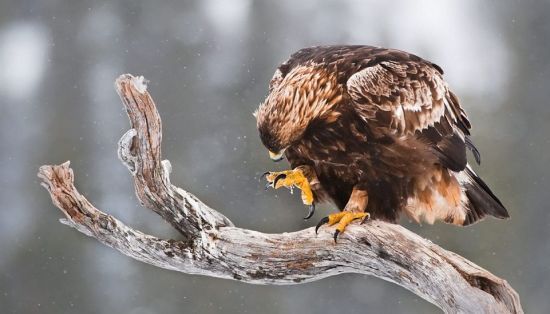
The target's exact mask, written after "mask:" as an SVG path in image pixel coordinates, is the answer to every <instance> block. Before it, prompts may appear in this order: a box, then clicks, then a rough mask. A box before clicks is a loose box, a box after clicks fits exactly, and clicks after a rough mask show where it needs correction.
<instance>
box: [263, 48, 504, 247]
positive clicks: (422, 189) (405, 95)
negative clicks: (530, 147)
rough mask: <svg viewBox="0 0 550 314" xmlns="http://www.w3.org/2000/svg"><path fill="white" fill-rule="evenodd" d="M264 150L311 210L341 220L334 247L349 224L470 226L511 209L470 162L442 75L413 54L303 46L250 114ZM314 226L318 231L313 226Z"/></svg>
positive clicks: (465, 128)
mask: <svg viewBox="0 0 550 314" xmlns="http://www.w3.org/2000/svg"><path fill="white" fill-rule="evenodd" d="M255 117H256V119H257V127H258V130H259V133H260V138H261V140H262V143H263V144H264V145H265V146H266V148H267V149H268V150H269V152H270V155H271V156H272V158H273V159H274V160H278V159H281V158H282V156H283V155H284V156H285V157H286V158H287V159H288V161H289V162H290V165H291V167H292V169H299V170H300V173H301V174H303V177H300V176H295V175H293V176H291V177H292V178H294V177H296V178H300V180H299V182H298V181H296V182H293V181H292V180H290V178H291V177H287V175H288V173H287V174H284V173H275V172H272V173H270V176H269V178H271V179H272V180H271V181H270V182H271V185H272V186H273V187H275V188H277V187H279V186H278V185H277V184H273V182H275V183H276V181H277V178H279V179H280V178H281V176H282V175H285V177H284V178H283V179H284V182H285V186H287V187H292V186H298V184H299V185H300V186H301V187H302V188H304V182H306V183H307V184H308V187H307V188H306V190H307V191H311V193H312V194H313V200H312V201H310V203H311V204H308V205H311V206H312V208H313V209H314V206H315V204H316V203H318V202H322V201H331V202H332V203H334V204H335V205H336V206H337V207H338V208H339V209H340V210H342V211H343V213H337V214H332V215H329V216H328V217H325V218H323V219H322V220H321V223H320V225H322V224H324V223H328V224H329V225H332V224H338V225H337V227H336V231H335V240H336V237H337V236H338V234H339V233H341V232H343V231H344V230H345V227H346V225H347V224H349V223H350V222H351V221H353V220H355V219H362V220H364V219H366V218H368V217H369V215H367V214H366V213H369V214H370V217H372V218H374V219H382V220H386V221H391V222H396V221H397V219H398V217H399V215H400V214H401V213H405V214H407V215H408V216H409V217H411V218H412V219H414V220H416V221H422V220H424V221H427V222H429V223H433V222H434V221H436V220H442V221H445V222H448V223H453V224H456V225H468V224H471V223H474V222H476V221H478V220H480V219H481V218H483V217H485V216H487V215H490V216H494V217H497V218H506V217H508V212H507V211H506V209H505V208H504V206H503V205H502V203H501V202H500V201H499V200H498V198H497V197H496V196H495V195H494V194H493V193H492V192H491V190H490V189H489V188H488V187H487V185H486V184H485V183H484V182H483V181H482V180H481V179H480V178H479V176H477V175H476V174H475V172H474V171H473V170H472V168H471V167H470V166H469V165H468V162H467V156H466V151H467V150H468V149H469V150H471V151H472V152H473V154H474V157H475V159H476V161H477V162H478V163H479V152H478V151H477V149H476V148H475V147H474V145H473V144H472V141H471V140H470V138H469V135H470V132H469V130H470V122H469V121H468V118H467V115H466V113H465V112H464V110H463V109H462V108H461V106H460V104H459V100H458V98H457V97H456V95H455V94H453V92H451V90H450V89H449V86H448V84H447V83H446V82H445V80H444V78H443V70H442V69H441V68H440V67H439V66H437V65H435V64H433V63H431V62H429V61H426V60H424V59H421V58H419V57H417V56H415V55H413V54H409V53H406V52H403V51H399V50H393V49H384V48H379V47H370V46H320V47H311V48H306V49H302V50H300V51H298V52H296V53H294V54H293V55H291V57H290V58H289V59H288V60H287V61H286V62H284V63H283V64H281V65H280V66H279V67H278V68H277V70H276V71H275V75H274V76H273V78H272V80H271V83H270V86H269V94H268V96H267V98H266V100H265V101H264V102H263V103H262V104H261V105H260V107H259V108H258V110H257V111H256V112H255ZM320 225H319V226H320Z"/></svg>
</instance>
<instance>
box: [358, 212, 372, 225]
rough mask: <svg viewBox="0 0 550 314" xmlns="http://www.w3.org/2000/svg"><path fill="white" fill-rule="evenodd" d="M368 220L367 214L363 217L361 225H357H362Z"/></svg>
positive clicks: (368, 215)
mask: <svg viewBox="0 0 550 314" xmlns="http://www.w3.org/2000/svg"><path fill="white" fill-rule="evenodd" d="M369 219H370V214H369V213H367V215H366V216H365V217H363V219H361V223H359V224H360V225H362V224H364V223H365V221H367V220H369Z"/></svg>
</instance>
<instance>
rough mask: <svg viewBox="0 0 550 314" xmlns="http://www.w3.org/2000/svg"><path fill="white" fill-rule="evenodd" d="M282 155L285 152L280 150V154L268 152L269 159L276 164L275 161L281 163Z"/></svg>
mask: <svg viewBox="0 0 550 314" xmlns="http://www.w3.org/2000/svg"><path fill="white" fill-rule="evenodd" d="M284 154H285V150H284V149H283V150H281V151H280V152H278V153H274V152H272V151H269V158H271V160H273V161H275V162H277V161H281V160H283V158H284Z"/></svg>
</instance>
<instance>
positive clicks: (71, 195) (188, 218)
mask: <svg viewBox="0 0 550 314" xmlns="http://www.w3.org/2000/svg"><path fill="white" fill-rule="evenodd" d="M116 89H117V91H118V93H119V95H120V97H121V99H122V102H123V103H124V106H125V107H126V110H127V112H128V116H129V118H130V123H131V126H132V129H130V130H129V131H128V132H126V134H124V135H123V137H122V139H121V140H120V142H119V150H118V153H119V157H120V159H121V160H122V162H123V163H124V164H125V165H126V166H127V167H128V169H129V170H130V172H131V174H132V175H133V177H134V182H135V189H136V194H137V196H138V198H139V199H140V201H141V203H142V204H143V205H145V206H146V207H148V208H149V209H151V210H153V211H154V212H156V213H157V214H159V215H160V216H162V217H163V218H164V219H165V220H166V221H167V222H169V223H170V224H171V225H172V226H173V227H174V228H176V229H177V230H178V231H179V232H181V234H182V235H183V237H184V240H181V241H176V240H163V239H159V238H156V237H153V236H150V235H147V234H144V233H142V232H140V231H137V230H135V229H132V228H130V227H128V226H126V225H125V224H123V223H122V222H120V221H119V220H117V219H116V218H114V217H112V216H110V215H107V214H105V213H103V212H102V211H100V210H98V209H97V208H95V207H94V206H93V205H92V204H91V203H90V202H89V201H88V200H87V199H86V198H85V197H83V196H82V195H81V194H80V193H79V192H78V191H77V190H76V188H75V186H74V184H73V181H74V176H73V171H72V169H71V168H70V167H69V162H65V163H63V164H61V165H53V166H50V165H46V166H42V167H40V170H39V173H38V176H39V177H40V178H41V179H42V181H43V183H42V185H43V186H44V187H45V188H46V189H47V190H48V192H49V193H50V195H51V198H52V201H53V203H54V204H55V205H56V206H57V207H59V209H61V211H62V212H63V213H64V214H65V216H66V219H63V220H62V222H63V223H64V224H67V225H69V226H71V227H74V228H76V229H77V230H78V231H80V232H82V233H84V234H86V235H88V236H91V237H94V238H96V239H97V240H99V241H100V242H102V243H104V244H106V245H109V246H111V247H113V248H114V249H117V250H118V251H120V252H122V253H123V254H125V255H127V256H130V257H132V258H134V259H136V260H139V261H142V262H145V263H148V264H151V265H155V266H158V267H161V268H166V269H170V270H176V271H180V272H183V273H188V274H200V275H206V276H212V277H218V278H228V279H235V280H240V281H243V282H248V283H254V284H297V283H302V282H310V281H315V280H319V279H321V278H325V277H329V276H334V275H337V274H341V273H360V274H367V275H373V276H376V277H378V278H382V279H384V280H387V281H391V282H394V283H396V284H398V285H400V286H402V287H404V288H406V289H408V290H410V291H411V292H413V293H415V294H417V295H418V296H420V297H422V298H424V299H426V300H427V301H429V302H432V303H433V304H435V305H437V306H438V307H439V308H441V309H442V310H444V311H445V312H447V313H523V310H522V308H521V305H520V300H519V296H518V294H517V293H516V292H515V291H514V290H513V289H512V287H510V285H509V284H508V283H507V282H506V281H505V280H503V279H500V278H498V277H496V276H494V275H493V274H491V273H490V272H488V271H487V270H485V269H483V268H481V267H479V266H477V265H475V264H474V263H472V262H470V261H468V260H466V259H465V258H463V257H461V256H459V255H457V254H454V253H452V252H449V251H446V250H444V249H442V248H441V247H439V246H437V245H435V244H433V243H432V242H430V241H429V240H426V239H424V238H422V237H420V236H418V235H416V234H414V233H413V232H411V231H409V230H407V229H405V228H403V227H401V226H399V225H395V224H389V223H385V222H382V221H370V222H367V223H366V225H363V226H357V225H353V226H349V227H348V228H347V229H346V233H345V236H343V237H341V238H340V239H339V242H338V244H334V242H333V240H332V234H331V231H330V230H328V228H322V229H321V231H320V233H319V235H317V236H316V235H315V232H314V231H313V228H308V229H305V230H301V231H298V232H292V233H282V234H265V233H261V232H257V231H252V230H247V229H242V228H237V227H235V226H234V225H233V224H232V223H231V221H229V219H227V218H226V217H225V216H223V215H222V214H220V213H219V212H217V211H215V210H213V209H211V208H210V207H208V206H206V205H205V204H204V203H202V202H201V201H200V200H199V199H198V198H196V197H195V196H194V195H192V194H190V193H188V192H186V191H184V190H182V189H180V188H178V187H176V186H174V185H172V184H171V183H170V178H169V175H170V171H171V167H170V163H169V162H168V161H167V160H164V161H161V149H160V147H161V139H162V130H161V121H160V117H159V114H158V112H157V110H156V107H155V104H154V102H153V100H152V98H151V96H150V95H149V93H148V92H147V91H146V86H145V84H144V82H143V78H142V77H133V76H131V75H128V74H126V75H122V76H120V77H119V79H118V80H117V81H116Z"/></svg>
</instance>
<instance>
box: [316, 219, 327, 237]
mask: <svg viewBox="0 0 550 314" xmlns="http://www.w3.org/2000/svg"><path fill="white" fill-rule="evenodd" d="M326 223H328V217H324V218H323V219H321V220H320V221H319V222H318V223H317V226H315V234H317V230H319V228H320V227H321V226H322V225H324V224H326Z"/></svg>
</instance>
